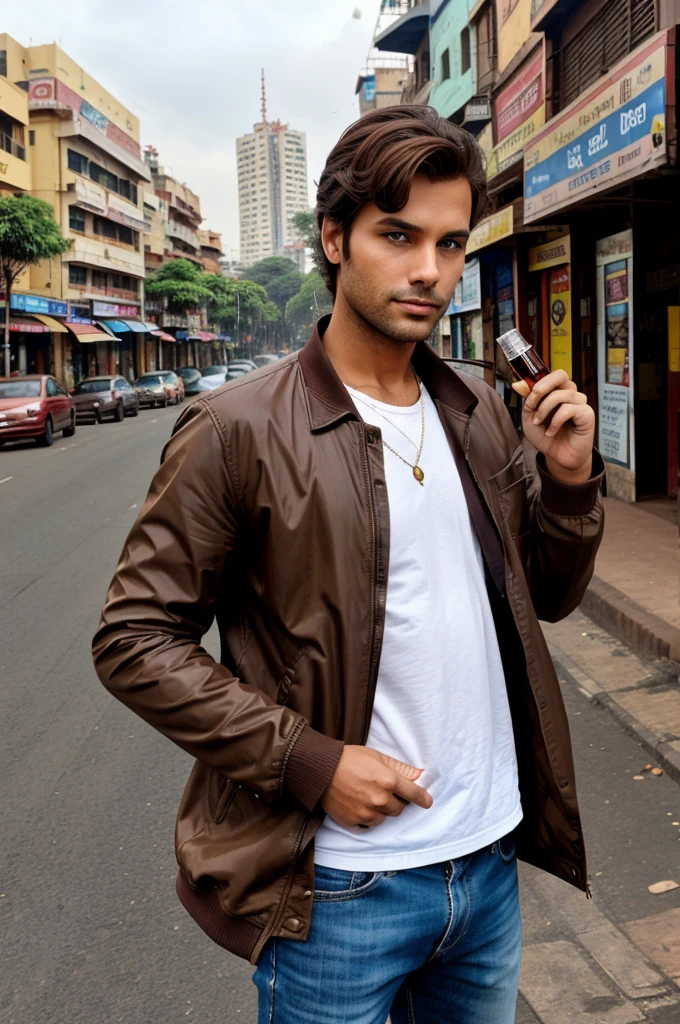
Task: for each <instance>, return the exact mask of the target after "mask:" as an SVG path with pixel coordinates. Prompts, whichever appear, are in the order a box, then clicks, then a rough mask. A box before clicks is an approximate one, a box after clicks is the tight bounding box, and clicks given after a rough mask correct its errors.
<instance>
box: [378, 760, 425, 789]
mask: <svg viewBox="0 0 680 1024" xmlns="http://www.w3.org/2000/svg"><path fill="white" fill-rule="evenodd" d="M380 760H381V761H382V763H383V764H384V765H387V767H388V768H391V769H392V771H393V772H398V773H399V774H400V775H403V776H404V778H405V779H410V780H411V782H415V780H416V779H419V778H420V776H421V775H422V774H423V769H422V768H414V767H413V765H411V764H405V763H404V762H403V761H397V759H396V757H390V756H389V755H388V754H381V755H380Z"/></svg>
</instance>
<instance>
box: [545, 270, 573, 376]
mask: <svg viewBox="0 0 680 1024" xmlns="http://www.w3.org/2000/svg"><path fill="white" fill-rule="evenodd" d="M550 369H551V370H565V371H566V372H567V373H568V374H569V378H570V379H571V377H572V365H571V278H570V271H569V266H568V265H566V266H563V267H553V269H552V270H551V271H550Z"/></svg>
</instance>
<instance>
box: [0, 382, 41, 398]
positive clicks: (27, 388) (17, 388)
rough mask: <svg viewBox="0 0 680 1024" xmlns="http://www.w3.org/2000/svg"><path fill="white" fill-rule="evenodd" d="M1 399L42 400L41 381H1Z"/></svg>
mask: <svg viewBox="0 0 680 1024" xmlns="http://www.w3.org/2000/svg"><path fill="white" fill-rule="evenodd" d="M0 398H40V381H39V380H3V381H0Z"/></svg>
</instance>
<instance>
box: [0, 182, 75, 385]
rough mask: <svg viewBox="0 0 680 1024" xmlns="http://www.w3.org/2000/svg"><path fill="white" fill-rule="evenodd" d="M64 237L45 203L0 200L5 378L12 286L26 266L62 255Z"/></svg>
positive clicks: (22, 197) (17, 198) (18, 197)
mask: <svg viewBox="0 0 680 1024" xmlns="http://www.w3.org/2000/svg"><path fill="white" fill-rule="evenodd" d="M70 244H71V242H70V241H69V240H68V239H66V238H64V237H63V235H62V233H61V230H60V228H59V225H58V224H57V222H56V221H55V219H54V210H53V209H52V207H51V206H50V204H49V203H46V202H44V200H42V199H35V198H34V197H33V196H29V195H27V194H23V195H11V196H5V198H4V199H0V274H1V275H2V282H3V283H4V291H5V359H4V372H5V376H8V375H9V372H10V363H9V319H10V304H11V301H12V287H13V285H14V282H15V281H16V279H17V278H18V277H19V275H20V274H23V272H24V271H25V270H26V269H27V268H28V267H30V266H33V265H35V264H36V263H40V261H41V260H46V259H49V258H50V257H52V256H59V255H60V254H61V253H62V252H66V250H67V249H68V248H69V246H70Z"/></svg>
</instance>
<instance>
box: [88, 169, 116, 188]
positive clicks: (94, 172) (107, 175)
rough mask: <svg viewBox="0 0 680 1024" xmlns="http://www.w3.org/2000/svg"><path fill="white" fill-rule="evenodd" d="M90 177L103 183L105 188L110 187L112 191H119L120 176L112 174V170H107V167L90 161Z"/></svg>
mask: <svg viewBox="0 0 680 1024" xmlns="http://www.w3.org/2000/svg"><path fill="white" fill-rule="evenodd" d="M90 177H91V178H92V181H96V182H97V184H98V185H103V187H104V188H108V189H110V190H111V192H117V191H118V176H117V175H116V174H112V173H111V171H107V170H106V168H105V167H100V166H99V164H95V163H90Z"/></svg>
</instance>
